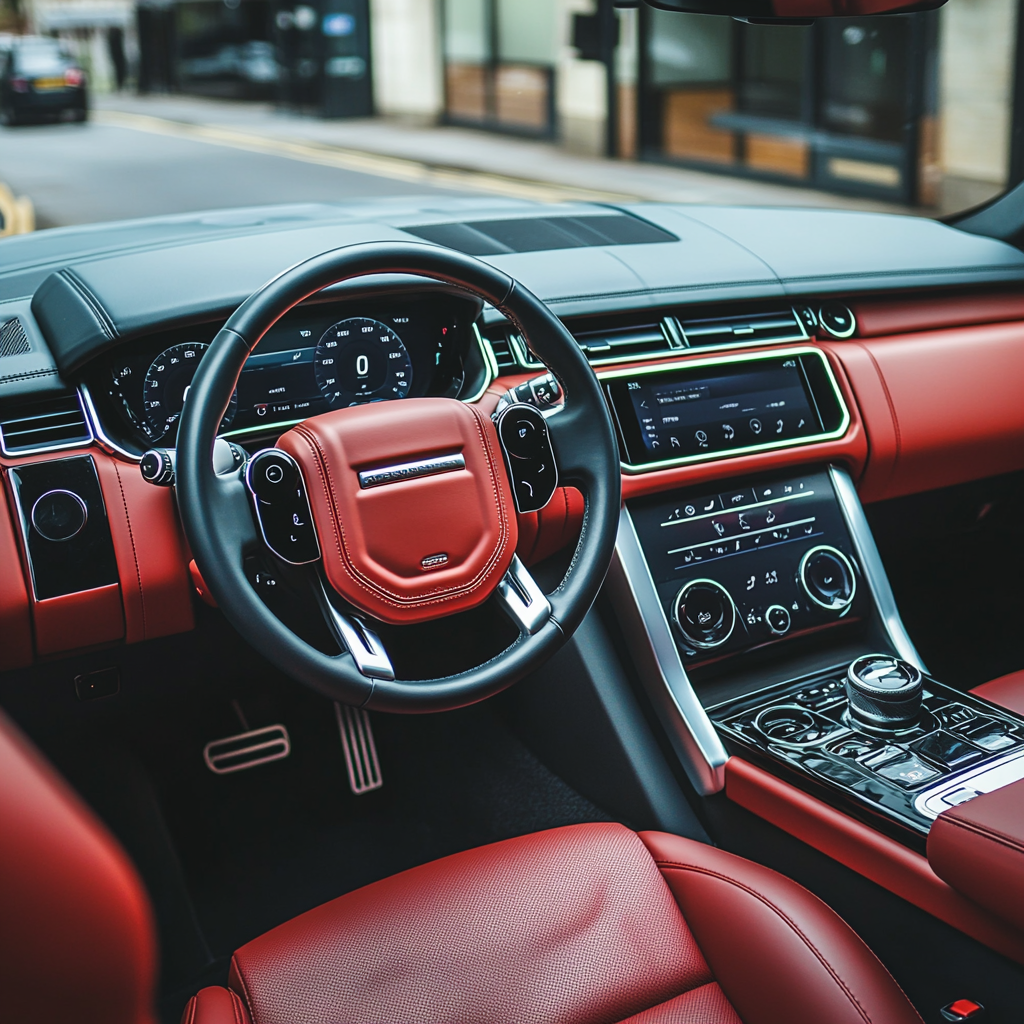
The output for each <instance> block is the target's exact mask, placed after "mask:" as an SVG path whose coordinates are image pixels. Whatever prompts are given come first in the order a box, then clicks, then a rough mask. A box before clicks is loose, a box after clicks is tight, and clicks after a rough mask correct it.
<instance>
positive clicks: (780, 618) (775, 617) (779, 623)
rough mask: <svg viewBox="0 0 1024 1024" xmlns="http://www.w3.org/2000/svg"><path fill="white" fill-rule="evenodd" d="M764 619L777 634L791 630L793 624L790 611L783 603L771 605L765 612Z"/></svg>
mask: <svg viewBox="0 0 1024 1024" xmlns="http://www.w3.org/2000/svg"><path fill="white" fill-rule="evenodd" d="M764 621H765V622H767V623H768V628H769V629H770V630H771V631H772V632H773V633H774V634H775V635H776V636H782V635H783V633H788V632H789V627H790V625H791V620H790V617H789V611H788V610H787V609H785V608H783V607H782V605H781V604H773V605H771V607H770V608H769V609H768V610H767V611H766V612H765V613H764Z"/></svg>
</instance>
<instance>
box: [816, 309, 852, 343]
mask: <svg viewBox="0 0 1024 1024" xmlns="http://www.w3.org/2000/svg"><path fill="white" fill-rule="evenodd" d="M818 323H820V324H821V326H822V328H823V329H824V331H825V333H826V334H828V335H829V336H830V337H833V338H852V337H853V332H854V331H856V330H857V321H856V319H855V318H854V315H853V313H851V312H850V310H849V308H848V307H846V306H844V305H843V304H842V303H841V302H827V303H826V304H825V305H824V306H822V307H821V309H819V310H818Z"/></svg>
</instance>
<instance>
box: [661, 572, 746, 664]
mask: <svg viewBox="0 0 1024 1024" xmlns="http://www.w3.org/2000/svg"><path fill="white" fill-rule="evenodd" d="M698 583H704V584H710V585H711V586H713V587H717V588H718V589H719V590H720V591H721V592H722V593H723V594H725V596H726V597H727V598H728V599H729V607H730V608H732V624H731V625H730V626H729V632H728V633H726V634H725V636H723V637H722V639H721V640H716V641H715V642H714V643H713V644H709V643H706V642H702V641H700V640H694V639H693V637H692V636H690V634H689V633H687V632H686V630H685V629H684V628H683V624H682V623H681V622H680V621H679V602H680V601H682V599H683V596H684V595H685V594H686V592H687V591H688V590H689V589H690V587H694V586H696V585H697V584H698ZM672 618H673V619H675V620H676V625H677V626H678V627H679V632H680V633H682V634H683V636H684V637H685V638H686V642H687V643H688V644H693V646H694V647H697V648H699V649H700V650H702V651H713V650H714V649H715V648H716V647H721V646H722V644H724V643H725V642H726V641H727V640H728V639H729V637H731V636H732V635H733V633H735V632H736V620H737V618H739V613H738V612H737V610H736V602H735V601H734V600H733V599H732V594H730V593H729V591H728V590H726V589H725V587H723V586H722V584H721V583H719V582H718V580H711V579H696V580H688V581H687V582H686V583H684V584H683V585H682V586H681V587H680V588H679V593H678V594H676V596H675V599H674V600H673V602H672Z"/></svg>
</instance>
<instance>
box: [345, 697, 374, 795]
mask: <svg viewBox="0 0 1024 1024" xmlns="http://www.w3.org/2000/svg"><path fill="white" fill-rule="evenodd" d="M334 715H335V717H336V718H337V719H338V733H339V734H340V735H341V749H342V750H343V751H344V752H345V768H346V770H347V771H348V788H349V789H351V790H352V793H353V794H354V795H355V796H362V795H363V793H369V792H371V791H372V790H374V789H380V787H381V786H383V785H384V776H383V775H382V774H381V771H380V758H378V757H377V744H376V743H374V741H373V725H372V723H371V722H370V713H369V712H368V711H367V710H366V709H365V708H353V707H349V705H347V704H345V705H341V704H339V703H338V702H337V701H335V702H334Z"/></svg>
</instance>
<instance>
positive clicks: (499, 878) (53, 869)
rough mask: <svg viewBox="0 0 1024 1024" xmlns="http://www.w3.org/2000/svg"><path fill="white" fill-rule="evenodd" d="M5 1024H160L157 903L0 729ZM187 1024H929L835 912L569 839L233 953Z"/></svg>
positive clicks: (592, 835) (656, 848)
mask: <svg viewBox="0 0 1024 1024" xmlns="http://www.w3.org/2000/svg"><path fill="white" fill-rule="evenodd" d="M0 780H2V782H0V993H2V995H0V1001H2V1009H0V1017H2V1018H3V1019H4V1020H7V1019H10V1020H17V1021H18V1022H19V1024H35V1022H39V1024H53V1022H55V1021H61V1020H74V1021H76V1024H89V1022H92V1021H95V1022H96V1024H100V1022H103V1024H153V1020H154V1015H153V1013H152V1004H153V997H154V990H153V983H154V973H155V972H154V961H155V957H154V949H155V947H154V942H153V931H152V921H151V917H150V913H149V908H148V904H147V901H146V898H145V893H144V891H143V890H142V887H141V884H140V883H139V880H138V878H137V876H136V874H135V872H134V870H133V868H132V866H131V864H130V863H129V862H128V860H127V858H126V857H125V856H124V854H123V853H122V852H121V850H120V849H119V848H118V846H117V844H116V843H115V842H114V840H113V839H112V837H111V836H110V835H109V833H107V832H106V830H105V829H104V828H103V826H102V825H101V824H100V823H99V822H98V821H97V820H96V819H95V818H94V817H93V816H92V814H91V813H90V812H89V811H88V810H87V809H86V808H85V807H84V806H83V805H82V804H81V802H80V801H79V800H78V799H77V797H76V796H75V795H74V794H73V793H72V792H71V791H70V790H69V789H68V788H67V786H66V785H65V784H64V783H63V782H62V781H61V780H60V779H59V777H58V776H57V775H56V773H55V772H53V770H52V769H51V768H50V767H49V766H48V765H46V763H45V762H43V761H42V759H41V758H40V757H39V756H38V754H36V753H35V752H34V751H33V750H32V749H31V748H30V747H29V745H28V744H27V742H26V741H25V740H24V738H23V737H21V736H20V735H19V734H18V733H17V732H16V731H15V730H14V729H13V728H12V727H11V726H10V724H9V723H8V722H7V721H6V720H5V719H4V717H3V715H2V714H0ZM183 1020H184V1022H185V1024H328V1022H330V1024H346V1022H351V1024H372V1022H381V1024H418V1022H423V1024H427V1022H429V1024H448V1022H451V1024H487V1022H494V1024H513V1022H523V1024H525V1022H530V1024H542V1022H545V1024H546V1022H551V1024H556V1022H557V1024H576V1022H578V1024H605V1022H607V1024H615V1022H626V1021H628V1022H629V1024H921V1019H920V1017H918V1015H917V1013H916V1012H915V1011H914V1009H913V1007H912V1006H911V1005H910V1003H909V1002H908V1001H907V999H906V997H905V996H904V995H903V993H902V992H901V991H900V989H899V987H898V986H897V985H896V982H895V981H893V979H892V977H891V976H890V975H889V974H888V973H887V972H886V970H885V968H884V967H882V965H881V964H880V963H879V962H878V960H877V959H876V958H875V957H874V956H873V955H872V953H871V952H870V950H869V949H868V948H867V947H866V946H865V945H864V943H863V942H861V940H860V939H859V938H857V936H856V935H855V934H854V933H853V932H852V931H851V930H850V929H849V928H848V927H847V926H846V925H845V924H844V923H843V922H842V921H841V920H840V919H839V918H838V917H837V916H836V915H835V914H834V913H833V912H832V911H831V910H829V909H828V907H826V906H825V905H824V904H823V903H821V902H820V901H819V900H818V899H817V898H816V897H814V896H812V895H811V894H810V893H809V892H807V891H806V890H805V889H803V888H801V887H800V886H799V885H797V884H796V883H794V882H792V881H790V880H789V879H787V878H784V877H783V876H782V875H779V874H776V873H775V872H774V871H770V870H768V869H767V868H763V867H760V866H759V865H757V864H753V863H751V862H749V861H746V860H743V859H742V858H739V857H734V856H732V855H731V854H728V853H723V852H722V851H720V850H716V849H714V848H713V847H709V846H704V845H702V844H700V843H694V842H691V841H690V840H687V839H680V838H679V837H677V836H671V835H665V834H663V833H658V832H644V833H640V834H639V835H637V834H636V833H634V832H631V831H630V830H629V829H626V828H623V827H622V826H621V825H612V824H595V825H573V826H569V827H567V828H560V829H553V830H551V831H549V832H540V833H537V834H536V835H530V836H523V837H521V838H519V839H510V840H507V841H505V842H502V843H495V844H494V845H492V846H485V847H482V848H480V849H477V850H470V851H468V852H466V853H460V854H456V855H455V856H452V857H446V858H444V859H443V860H439V861H435V862H434V863H432V864H425V865H423V866H422V867H418V868H413V869H412V870H410V871H406V872H403V873H402V874H400V875H395V876H394V877H392V878H388V879H385V880H384V881H381V882H377V883H375V884H373V885H369V886H366V887H365V888H363V889H359V890H357V891H356V892H352V893H349V894H348V895H346V896H342V897H340V898H339V899H336V900H334V901H332V902H331V903H327V904H324V905H323V906H321V907H318V908H316V909H315V910H311V911H309V912H308V913H306V914H303V915H301V916H300V917H297V918H295V919H294V920H292V921H289V922H287V923H285V924H283V925H281V926H280V927H278V928H275V929H274V930H273V931H270V932H268V933H267V934H266V935H263V936H261V937H260V938H258V939H255V940H254V941H252V942H250V943H248V944H246V945H245V946H243V947H242V948H241V949H239V950H238V951H237V952H236V953H235V955H234V957H233V959H232V963H231V973H230V980H229V988H206V989H203V990H202V991H201V992H200V993H199V994H198V995H197V996H195V997H194V998H193V999H192V1000H191V1001H190V1003H189V1005H188V1007H187V1008H186V1010H185V1014H184V1018H183Z"/></svg>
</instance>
